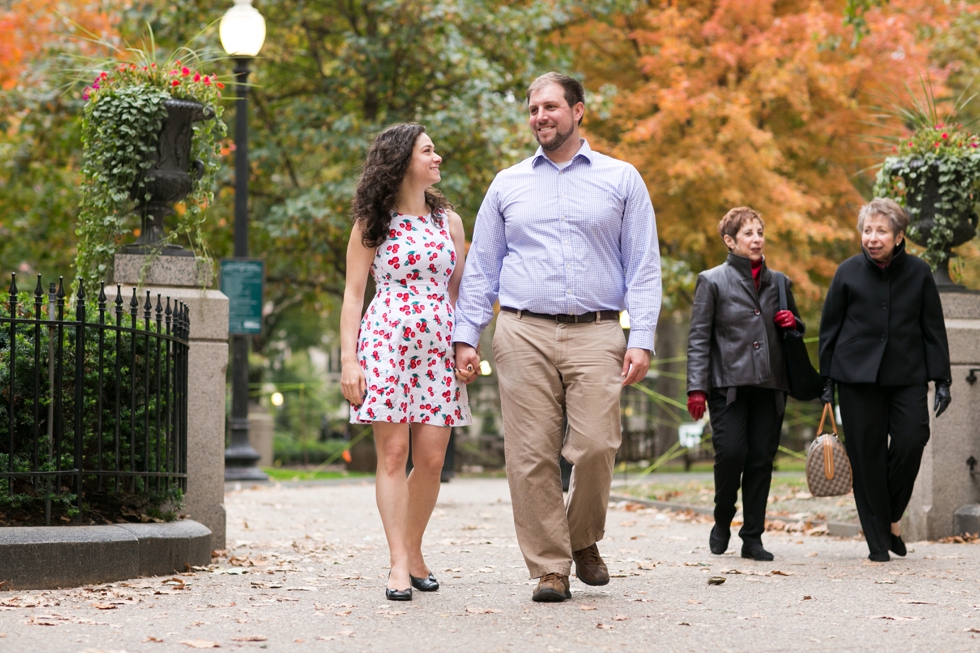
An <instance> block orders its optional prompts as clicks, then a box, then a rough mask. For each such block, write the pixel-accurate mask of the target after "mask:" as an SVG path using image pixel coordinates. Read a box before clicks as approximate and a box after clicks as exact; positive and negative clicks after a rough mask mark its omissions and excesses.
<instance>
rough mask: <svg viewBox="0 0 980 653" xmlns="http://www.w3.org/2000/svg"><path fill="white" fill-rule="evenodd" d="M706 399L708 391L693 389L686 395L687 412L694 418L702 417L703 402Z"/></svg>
mask: <svg viewBox="0 0 980 653" xmlns="http://www.w3.org/2000/svg"><path fill="white" fill-rule="evenodd" d="M706 401H708V393H707V392H701V391H700V390H695V391H693V392H690V393H688V395H687V412H689V413H690V414H691V417H692V418H694V419H695V420H699V419H701V418H702V417H704V404H705V402H706Z"/></svg>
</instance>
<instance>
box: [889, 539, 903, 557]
mask: <svg viewBox="0 0 980 653" xmlns="http://www.w3.org/2000/svg"><path fill="white" fill-rule="evenodd" d="M889 536H890V537H891V546H889V547H888V548H889V549H890V550H891V552H892V553H894V554H895V555H897V556H902V557H905V554H906V553H908V549H906V548H905V542H904V541H903V540H902V536H901V535H894V534H891V533H889Z"/></svg>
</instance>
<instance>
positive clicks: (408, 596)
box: [385, 572, 412, 601]
mask: <svg viewBox="0 0 980 653" xmlns="http://www.w3.org/2000/svg"><path fill="white" fill-rule="evenodd" d="M408 577H409V578H411V577H412V575H411V574H409V575H408ZM388 578H389V579H391V573H390V572H389V573H388ZM385 598H386V599H388V600H389V601H411V600H412V588H411V587H409V588H408V589H404V590H393V589H391V588H390V587H385Z"/></svg>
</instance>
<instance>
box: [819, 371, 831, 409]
mask: <svg viewBox="0 0 980 653" xmlns="http://www.w3.org/2000/svg"><path fill="white" fill-rule="evenodd" d="M820 403H822V404H832V403H834V382H833V380H831V379H830V377H828V378H826V379H824V382H823V392H821V393H820Z"/></svg>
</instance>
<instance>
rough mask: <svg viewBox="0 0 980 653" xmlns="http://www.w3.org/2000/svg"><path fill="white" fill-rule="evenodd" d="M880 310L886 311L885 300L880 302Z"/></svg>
mask: <svg viewBox="0 0 980 653" xmlns="http://www.w3.org/2000/svg"><path fill="white" fill-rule="evenodd" d="M881 310H883V311H887V310H888V304H887V303H886V302H881Z"/></svg>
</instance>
